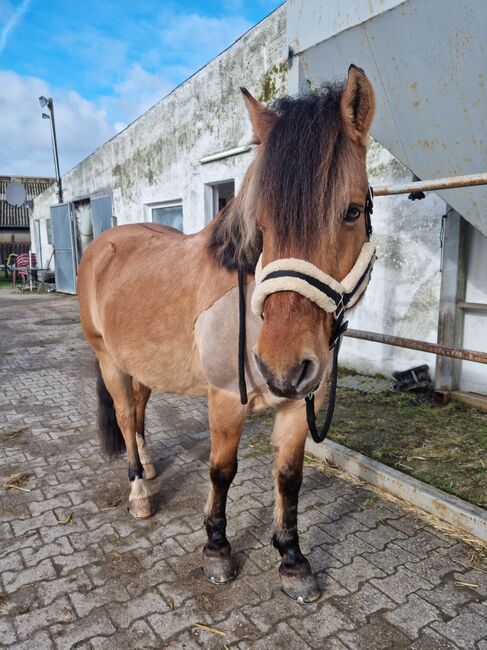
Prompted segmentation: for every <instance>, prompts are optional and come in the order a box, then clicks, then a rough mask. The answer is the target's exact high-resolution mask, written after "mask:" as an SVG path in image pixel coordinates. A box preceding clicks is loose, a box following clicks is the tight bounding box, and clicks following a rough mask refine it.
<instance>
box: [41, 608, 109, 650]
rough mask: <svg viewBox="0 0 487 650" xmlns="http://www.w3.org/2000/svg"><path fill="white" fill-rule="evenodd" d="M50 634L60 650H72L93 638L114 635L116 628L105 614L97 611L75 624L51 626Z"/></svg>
mask: <svg viewBox="0 0 487 650" xmlns="http://www.w3.org/2000/svg"><path fill="white" fill-rule="evenodd" d="M49 632H50V635H51V638H53V639H54V644H55V646H56V648H57V649H58V650H71V648H73V646H74V647H75V646H76V645H77V644H78V643H79V642H80V641H85V640H87V639H89V638H90V637H92V636H95V635H99V634H104V635H110V634H113V633H114V632H115V628H114V627H113V625H112V623H111V621H110V619H109V618H108V616H107V615H106V614H105V613H104V612H99V611H96V612H93V613H91V614H89V615H88V616H84V617H83V618H80V619H77V620H76V621H74V622H73V623H67V624H64V625H60V624H58V623H56V624H55V625H51V627H50V628H49Z"/></svg>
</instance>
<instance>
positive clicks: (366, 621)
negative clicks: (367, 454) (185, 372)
mask: <svg viewBox="0 0 487 650" xmlns="http://www.w3.org/2000/svg"><path fill="white" fill-rule="evenodd" d="M0 324H1V327H2V329H1V338H0V346H1V350H0V352H1V355H2V356H1V359H2V387H3V391H2V392H1V394H0V400H1V401H0V427H1V433H0V479H1V482H2V483H3V482H4V481H5V479H6V478H7V477H9V476H10V475H12V474H14V473H19V472H24V473H27V474H28V476H27V478H26V482H25V483H24V485H23V487H24V489H26V490H29V491H22V490H15V489H9V490H7V489H5V488H1V489H0V496H1V510H0V572H1V587H0V615H1V616H0V645H2V647H15V648H19V649H20V648H26V649H27V648H28V649H29V650H32V649H44V648H60V649H63V648H83V650H85V649H87V648H97V649H98V648H117V649H120V648H131V649H132V648H172V647H174V648H201V647H203V648H210V649H217V648H241V649H244V648H255V649H264V648H286V649H288V650H291V649H292V650H294V649H299V648H325V649H330V650H339V649H345V648H348V649H359V650H368V649H371V650H372V649H373V650H380V649H381V648H394V649H396V648H411V649H412V650H413V649H414V650H416V649H419V648H421V649H425V650H426V649H432V648H438V649H444V650H447V649H449V648H475V649H476V650H486V649H487V604H486V597H487V584H486V583H487V581H486V578H487V573H486V571H485V567H484V568H483V569H482V567H481V568H480V569H473V568H472V567H470V568H469V565H468V558H467V555H466V553H467V551H468V549H467V547H465V546H464V545H463V544H461V543H458V542H457V541H456V540H455V539H453V538H450V537H447V536H445V535H444V534H442V533H440V532H438V531H436V530H434V529H433V528H430V527H428V526H427V525H425V524H424V523H423V522H422V521H419V520H416V519H414V518H412V517H411V516H410V515H408V514H405V513H404V512H403V511H402V510H400V509H399V508H398V507H396V506H395V505H391V504H390V503H388V502H381V501H380V500H378V499H377V497H375V496H373V495H372V494H371V493H370V492H368V491H366V490H365V489H362V488H361V487H358V486H356V485H354V484H352V483H349V482H346V481H343V480H341V479H340V478H337V476H336V475H333V474H330V475H327V474H324V473H323V472H321V471H320V470H318V469H316V468H313V467H308V468H306V471H305V481H304V485H303V489H302V494H301V499H300V513H301V514H300V520H299V526H300V530H301V540H302V547H303V549H304V551H305V552H306V553H307V554H308V557H309V559H310V561H311V563H312V566H313V567H314V569H315V570H316V571H317V572H318V576H319V579H320V582H321V584H322V587H323V591H324V595H323V597H322V598H321V600H320V601H318V602H317V603H314V604H311V605H306V606H303V605H299V604H298V603H295V602H293V601H291V600H289V599H288V598H287V597H286V596H284V594H282V593H281V592H280V589H279V578H278V574H277V565H278V557H277V552H276V551H274V550H273V549H272V548H271V546H270V543H269V542H270V536H271V520H272V501H273V496H272V468H271V462H272V455H271V453H270V452H269V450H268V447H267V445H266V444H265V442H263V440H265V439H263V438H262V437H261V433H262V431H263V423H262V421H258V420H251V421H250V423H249V426H248V428H247V431H246V434H245V436H244V439H243V444H242V448H241V453H240V457H239V458H240V467H239V472H238V474H237V477H236V480H235V482H234V484H233V486H232V488H231V490H230V498H229V507H228V514H229V538H230V540H231V543H232V545H233V548H234V551H235V553H236V557H237V559H238V562H239V567H240V568H239V575H238V579H237V580H235V581H234V582H233V583H229V584H226V585H223V586H215V585H212V584H211V583H209V582H208V581H207V580H206V578H205V577H204V576H203V574H202V571H201V564H202V562H201V559H202V558H201V549H202V546H203V544H204V541H205V535H204V531H203V525H202V522H203V508H204V504H205V501H206V495H207V489H208V478H207V472H208V464H207V459H208V454H209V436H208V431H207V426H208V425H207V417H206V404H205V401H204V400H193V399H186V398H181V397H177V398H176V397H173V396H167V395H154V396H153V397H152V398H151V401H150V402H149V408H148V440H149V442H150V444H151V448H152V451H153V453H154V457H155V459H156V465H157V468H158V470H159V473H160V474H159V477H158V478H157V479H156V480H155V482H154V488H153V489H154V499H155V500H156V502H157V508H158V511H157V514H156V515H155V516H154V517H153V518H152V519H150V520H146V521H134V520H133V519H132V518H131V517H130V516H129V515H128V513H127V509H126V500H127V496H128V485H127V481H126V466H125V462H124V460H123V459H121V460H119V461H116V462H114V463H112V464H110V465H108V464H106V463H105V462H104V461H103V459H102V458H101V457H100V455H99V453H98V446H97V439H96V432H95V391H94V378H93V370H92V368H93V366H92V357H91V354H90V351H89V349H88V346H87V344H86V343H85V342H84V340H83V338H82V335H81V332H80V328H79V324H78V319H77V303H76V300H75V299H74V298H60V297H58V296H54V295H48V296H33V297H28V296H27V297H26V296H21V295H18V296H17V295H14V294H12V293H11V292H10V291H6V290H3V291H2V292H1V293H0ZM458 583H467V584H469V585H470V586H462V585H461V584H458ZM197 623H199V624H203V625H206V626H209V627H210V628H217V629H218V630H221V631H222V632H223V633H224V636H223V634H221V635H220V634H217V633H216V632H215V630H214V629H213V630H211V629H210V630H205V629H203V628H201V627H197V625H196V624H197Z"/></svg>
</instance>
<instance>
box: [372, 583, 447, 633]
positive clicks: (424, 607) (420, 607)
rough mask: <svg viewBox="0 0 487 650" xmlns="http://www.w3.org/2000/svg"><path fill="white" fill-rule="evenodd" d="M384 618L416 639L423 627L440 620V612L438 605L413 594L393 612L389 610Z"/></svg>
mask: <svg viewBox="0 0 487 650" xmlns="http://www.w3.org/2000/svg"><path fill="white" fill-rule="evenodd" d="M384 618H385V619H386V620H387V621H389V623H392V625H395V626H396V627H398V628H399V629H400V630H402V631H403V632H404V634H407V636H408V637H410V638H411V639H416V638H417V637H418V634H419V630H420V629H421V628H422V627H424V626H425V625H428V623H431V622H432V621H438V620H440V613H439V611H438V610H437V609H436V607H433V606H432V605H430V604H429V603H428V602H426V601H425V600H423V599H422V598H420V597H419V596H417V595H416V594H411V596H409V598H408V600H407V602H406V603H404V605H401V607H398V608H397V609H395V610H394V611H392V612H387V613H386V614H384Z"/></svg>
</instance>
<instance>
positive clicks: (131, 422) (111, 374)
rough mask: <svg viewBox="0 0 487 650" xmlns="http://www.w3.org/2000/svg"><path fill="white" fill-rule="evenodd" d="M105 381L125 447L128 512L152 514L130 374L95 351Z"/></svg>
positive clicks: (136, 514)
mask: <svg viewBox="0 0 487 650" xmlns="http://www.w3.org/2000/svg"><path fill="white" fill-rule="evenodd" d="M98 360H99V362H100V370H101V374H102V377H103V381H104V384H105V386H106V388H107V389H108V392H109V393H110V395H111V397H112V399H113V404H114V407H115V414H116V418H117V422H118V426H119V427H120V430H121V432H122V435H123V438H124V441H125V447H126V449H127V460H128V466H129V468H128V477H129V482H130V496H129V512H130V514H131V515H133V516H134V517H136V518H141V519H143V518H145V517H150V516H151V514H152V510H151V505H150V498H149V492H148V490H147V487H146V485H145V480H144V469H143V467H142V463H141V461H140V456H139V451H138V447H137V438H136V434H137V427H136V404H135V397H134V394H133V390H132V378H131V376H130V375H128V374H126V373H124V372H123V371H122V370H120V368H119V367H118V366H117V365H116V364H115V362H114V361H113V359H112V358H111V357H110V356H109V355H108V354H106V353H103V354H98Z"/></svg>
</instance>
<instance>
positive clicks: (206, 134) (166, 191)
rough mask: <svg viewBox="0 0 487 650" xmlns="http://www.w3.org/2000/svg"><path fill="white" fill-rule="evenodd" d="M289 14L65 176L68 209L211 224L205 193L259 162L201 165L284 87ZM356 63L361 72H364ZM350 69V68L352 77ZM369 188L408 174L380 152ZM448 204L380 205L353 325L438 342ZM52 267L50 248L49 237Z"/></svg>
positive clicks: (363, 351)
mask: <svg viewBox="0 0 487 650" xmlns="http://www.w3.org/2000/svg"><path fill="white" fill-rule="evenodd" d="M286 46H287V40H286V8H285V7H281V8H279V9H278V10H276V11H275V12H274V13H273V14H271V15H270V16H269V17H268V18H266V19H265V20H264V21H263V22H262V23H260V24H259V25H257V26H256V27H255V28H253V29H252V30H251V31H250V32H248V33H247V34H245V35H244V36H243V37H242V38H241V39H239V41H237V42H236V43H235V44H234V45H232V46H231V47H230V48H229V49H228V50H226V51H225V52H223V53H222V54H221V55H220V56H218V57H217V58H216V59H214V60H213V61H211V62H210V63H209V64H208V65H207V66H205V67H204V68H203V69H202V70H200V71H199V72H198V73H196V74H195V75H194V76H193V77H191V78H190V79H188V80H187V81H186V82H184V83H183V84H182V85H181V86H179V87H178V88H177V89H176V90H174V91H173V92H172V93H171V94H170V95H168V96H167V97H166V98H164V99H163V100H161V101H160V102H159V103H158V104H156V105H155V106H154V107H153V108H152V109H150V110H149V111H147V112H146V113H145V114H144V115H142V116H141V117H140V118H138V119H137V120H136V121H135V122H134V123H133V124H131V125H130V126H129V127H128V128H127V129H125V130H124V131H123V132H122V133H120V134H118V135H117V136H116V137H114V138H113V139H112V140H110V141H109V142H107V143H105V144H104V145H103V146H101V147H100V148H99V149H98V150H97V151H95V152H94V153H93V154H92V155H91V156H89V157H88V158H87V159H86V160H84V161H82V162H81V163H80V164H79V165H77V166H76V167H75V168H74V169H72V170H71V171H70V172H68V173H67V174H66V175H65V176H64V179H63V181H64V187H65V200H66V201H72V200H75V199H79V198H84V197H87V196H89V195H91V194H94V193H97V192H104V191H109V190H112V192H113V209H114V214H115V216H116V217H117V222H118V224H124V223H132V222H138V221H146V220H149V219H150V204H153V203H160V202H166V201H176V200H179V199H181V200H182V202H183V213H184V230H185V232H187V233H191V232H194V231H197V230H199V229H200V228H202V227H203V226H204V225H205V222H206V219H207V217H206V216H205V184H208V183H216V182H219V181H224V180H229V179H235V189H236V191H238V188H239V185H240V183H241V180H242V178H243V175H244V173H245V170H246V168H247V167H248V165H249V163H250V161H251V159H252V153H245V154H242V155H238V156H235V157H231V158H227V159H225V160H220V161H217V162H213V163H209V164H205V165H202V164H201V163H200V162H199V160H200V158H202V157H203V156H206V155H208V154H210V153H214V152H217V151H223V150H227V149H229V148H232V147H235V146H238V145H243V144H246V143H247V142H249V141H250V139H251V131H250V125H249V120H248V118H247V114H246V110H245V108H244V103H243V100H242V97H241V93H240V91H239V86H246V87H248V89H249V90H250V91H251V92H252V93H253V94H254V95H255V96H256V97H257V98H258V99H260V100H261V101H264V102H268V101H269V100H271V99H273V98H274V97H275V96H278V95H280V94H284V93H285V92H286V87H287V65H286V56H287V52H286ZM357 63H359V62H357ZM345 74H346V70H344V75H345ZM368 165H369V174H370V180H371V183H372V184H382V183H390V182H392V181H394V182H400V181H409V180H411V173H410V172H409V171H408V170H407V169H406V168H404V167H403V166H402V165H400V164H399V163H398V162H397V161H396V159H395V158H393V156H391V155H390V154H389V153H388V152H387V151H385V150H384V149H383V148H382V147H381V146H380V145H379V144H377V143H375V142H372V143H371V146H370V151H369V157H368ZM55 202H56V196H55V191H54V189H53V190H51V191H47V192H45V193H44V194H42V195H41V196H40V197H38V198H37V199H36V201H35V204H34V213H35V218H38V219H41V220H42V221H43V222H44V223H45V220H46V219H47V218H49V206H50V205H52V204H54V203H55ZM444 212H445V205H444V203H443V202H442V201H441V200H440V199H438V198H437V197H436V196H435V195H433V194H429V195H428V196H427V198H426V199H425V200H423V201H415V202H411V201H409V200H408V199H407V197H394V198H376V200H375V205H374V215H373V225H374V240H375V242H376V244H377V248H378V256H379V259H378V261H377V263H376V267H375V269H374V273H373V278H372V281H371V284H370V287H369V289H368V291H367V293H366V296H365V299H364V300H363V301H362V302H361V304H360V305H359V307H358V308H357V310H356V312H355V313H354V314H352V316H351V319H350V327H354V328H359V329H366V330H371V331H375V332H385V333H388V334H396V335H400V336H406V337H410V338H419V339H423V340H429V341H436V332H437V319H438V305H439V278H440V275H439V268H440V227H441V215H442V214H443V213H444ZM41 234H42V244H43V247H44V259H46V260H47V259H48V258H49V254H50V251H51V247H50V246H47V244H46V229H45V227H44V228H41ZM341 362H342V364H343V365H345V366H348V367H350V368H353V369H355V370H358V371H361V372H378V373H384V374H389V373H391V372H392V371H394V370H404V369H406V368H409V367H411V366H415V365H419V364H422V363H428V364H429V366H430V369H431V372H432V374H433V372H434V365H435V359H434V357H433V355H427V354H424V353H419V352H415V351H411V350H404V349H400V348H392V347H389V346H384V345H380V344H375V343H368V342H365V341H357V340H353V339H350V338H346V339H345V340H344V343H343V348H342V352H341Z"/></svg>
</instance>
